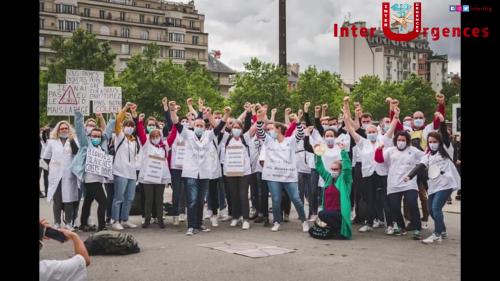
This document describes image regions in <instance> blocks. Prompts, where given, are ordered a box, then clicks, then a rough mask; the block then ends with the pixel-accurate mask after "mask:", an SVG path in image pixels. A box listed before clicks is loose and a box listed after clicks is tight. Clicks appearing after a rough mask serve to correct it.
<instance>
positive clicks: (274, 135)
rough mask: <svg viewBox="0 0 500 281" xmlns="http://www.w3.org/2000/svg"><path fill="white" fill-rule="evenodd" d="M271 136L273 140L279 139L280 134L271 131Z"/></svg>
mask: <svg viewBox="0 0 500 281" xmlns="http://www.w3.org/2000/svg"><path fill="white" fill-rule="evenodd" d="M269 136H271V138H273V139H277V138H278V133H276V131H270V132H269Z"/></svg>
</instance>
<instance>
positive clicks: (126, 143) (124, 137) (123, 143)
mask: <svg viewBox="0 0 500 281" xmlns="http://www.w3.org/2000/svg"><path fill="white" fill-rule="evenodd" d="M136 108H137V105H135V104H133V103H129V102H127V104H126V105H125V106H124V107H123V109H122V111H121V112H120V113H119V114H118V116H117V117H116V124H115V134H116V137H115V158H114V160H113V161H114V162H113V177H114V179H113V180H114V194H113V196H114V197H113V207H112V208H111V219H112V221H111V223H112V225H111V228H113V229H114V230H123V228H124V227H127V228H136V227H137V225H135V224H133V223H131V222H129V221H128V219H129V212H130V208H131V207H132V202H133V200H134V196H135V186H136V181H137V173H136V157H137V151H138V144H137V141H136V139H135V138H134V136H133V135H132V134H133V133H134V130H135V123H134V121H133V120H130V119H128V120H125V122H124V121H123V120H124V119H125V115H126V112H127V110H128V109H130V110H135V109H136ZM122 127H123V130H122ZM120 221H121V224H120Z"/></svg>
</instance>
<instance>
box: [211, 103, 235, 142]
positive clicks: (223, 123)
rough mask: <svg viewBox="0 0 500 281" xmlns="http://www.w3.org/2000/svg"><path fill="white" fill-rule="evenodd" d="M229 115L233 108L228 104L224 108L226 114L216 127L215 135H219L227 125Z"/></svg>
mask: <svg viewBox="0 0 500 281" xmlns="http://www.w3.org/2000/svg"><path fill="white" fill-rule="evenodd" d="M229 116H231V108H230V107H229V106H226V107H225V108H224V116H222V120H220V123H219V125H217V127H215V128H214V134H215V136H218V135H219V133H220V132H221V131H222V129H223V128H224V126H225V125H226V122H227V119H229ZM210 118H213V116H212V114H210Z"/></svg>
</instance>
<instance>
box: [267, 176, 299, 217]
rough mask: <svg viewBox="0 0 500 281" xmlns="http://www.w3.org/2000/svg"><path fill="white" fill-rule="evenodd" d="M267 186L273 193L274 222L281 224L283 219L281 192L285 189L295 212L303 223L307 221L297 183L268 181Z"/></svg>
mask: <svg viewBox="0 0 500 281" xmlns="http://www.w3.org/2000/svg"><path fill="white" fill-rule="evenodd" d="M267 186H268V188H269V191H270V192H271V198H272V201H273V222H278V223H281V222H282V221H283V217H282V216H281V191H282V190H283V189H285V191H286V193H287V194H288V197H289V198H290V201H292V203H293V206H295V210H297V213H298V214H299V219H300V220H301V221H305V220H306V215H305V213H304V204H302V201H300V198H299V188H298V185H297V182H276V181H267Z"/></svg>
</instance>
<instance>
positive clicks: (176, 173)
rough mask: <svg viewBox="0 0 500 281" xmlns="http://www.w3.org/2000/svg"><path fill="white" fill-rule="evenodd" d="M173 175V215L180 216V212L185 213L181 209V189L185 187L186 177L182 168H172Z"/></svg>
mask: <svg viewBox="0 0 500 281" xmlns="http://www.w3.org/2000/svg"><path fill="white" fill-rule="evenodd" d="M170 174H171V175H172V185H171V186H172V216H178V215H179V213H185V212H183V211H184V210H181V207H180V205H182V204H180V202H181V200H182V198H181V190H183V189H185V184H184V179H183V178H182V177H181V175H182V170H177V169H172V170H170ZM184 205H185V204H184Z"/></svg>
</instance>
